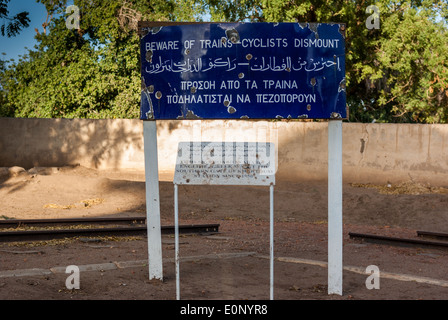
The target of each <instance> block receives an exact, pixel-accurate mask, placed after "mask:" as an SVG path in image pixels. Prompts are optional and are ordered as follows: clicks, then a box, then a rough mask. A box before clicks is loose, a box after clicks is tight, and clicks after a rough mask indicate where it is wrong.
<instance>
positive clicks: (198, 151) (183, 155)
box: [173, 142, 276, 186]
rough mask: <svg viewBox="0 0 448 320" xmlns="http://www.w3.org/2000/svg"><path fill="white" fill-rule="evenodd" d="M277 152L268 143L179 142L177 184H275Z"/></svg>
mask: <svg viewBox="0 0 448 320" xmlns="http://www.w3.org/2000/svg"><path fill="white" fill-rule="evenodd" d="M275 172H276V150H275V145H274V144H273V143H269V142H180V143H179V148H178V154H177V159H176V168H175V172H174V180H173V182H174V184H189V185H201V184H213V185H260V186H269V185H271V184H272V185H274V184H275Z"/></svg>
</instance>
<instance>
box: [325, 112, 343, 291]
mask: <svg viewBox="0 0 448 320" xmlns="http://www.w3.org/2000/svg"><path fill="white" fill-rule="evenodd" d="M342 271H343V265H342V120H330V121H329V122H328V294H338V295H342Z"/></svg>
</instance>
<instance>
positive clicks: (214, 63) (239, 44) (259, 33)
mask: <svg viewBox="0 0 448 320" xmlns="http://www.w3.org/2000/svg"><path fill="white" fill-rule="evenodd" d="M165 27H166V28H165ZM139 30H140V36H141V48H140V50H141V54H140V61H141V69H142V94H141V99H142V105H141V111H140V119H141V120H176V119H185V120H189V119H346V118H347V116H348V109H347V106H346V90H345V24H343V23H268V22H257V23H229V22H227V23H195V24H190V23H183V24H171V23H170V24H166V25H162V26H160V25H159V26H154V25H152V24H148V25H143V24H142V27H141V28H139ZM266 34H267V35H266ZM284 34H291V35H288V37H285V36H284ZM293 36H294V38H293ZM198 37H203V38H198ZM206 37H208V38H206ZM251 37H255V38H251ZM266 37H267V38H266ZM274 37H277V38H274ZM280 37H283V38H280ZM210 39H211V40H210ZM246 40H247V41H246ZM257 40H258V41H257ZM207 41H208V42H207ZM210 41H213V44H212V45H210ZM245 41H246V42H245ZM199 43H200V44H199ZM222 43H223V44H222Z"/></svg>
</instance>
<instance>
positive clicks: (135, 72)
mask: <svg viewBox="0 0 448 320" xmlns="http://www.w3.org/2000/svg"><path fill="white" fill-rule="evenodd" d="M7 1H8V0H0V14H1V12H2V11H1V8H2V4H3V5H4V4H5V3H7ZM38 1H39V2H41V3H43V4H44V5H45V6H46V8H47V11H48V14H49V17H50V19H49V22H48V31H49V32H47V30H46V29H44V32H42V33H39V34H37V35H36V39H37V40H38V45H37V46H36V47H35V48H34V50H30V51H29V52H28V54H27V55H26V56H24V57H22V59H21V60H20V61H18V62H16V63H12V64H8V65H5V63H1V64H0V85H1V87H0V89H1V91H0V116H16V117H67V118H73V117H81V118H114V117H117V118H136V117H138V113H139V104H140V93H139V91H140V82H141V80H140V62H139V38H138V36H137V32H136V24H137V22H138V21H140V20H145V21H162V20H164V21H194V20H196V21H198V20H201V19H202V17H203V15H204V14H207V15H208V16H209V17H210V20H211V21H252V22H265V21H271V22H295V21H298V22H342V23H345V24H346V85H347V103H348V105H349V107H350V121H362V122H371V121H379V122H419V123H448V108H447V107H448V50H446V49H447V43H448V32H447V31H448V29H447V24H446V22H447V18H448V1H446V0H444V1H442V0H405V1H398V0H376V1H373V0H359V1H356V0H313V1H311V0H152V1H149V0H134V1H132V3H131V2H130V0H104V1H100V0H75V1H74V4H75V5H76V6H78V7H79V8H80V11H81V21H80V22H81V24H80V29H79V30H76V29H73V30H70V29H68V28H67V27H66V25H65V20H66V18H67V16H68V15H67V14H65V8H66V6H67V3H66V0H38ZM369 5H376V6H377V7H378V8H379V10H380V28H379V29H368V28H367V27H366V20H367V18H368V17H369V15H370V13H367V12H366V8H367V7H368V6H369Z"/></svg>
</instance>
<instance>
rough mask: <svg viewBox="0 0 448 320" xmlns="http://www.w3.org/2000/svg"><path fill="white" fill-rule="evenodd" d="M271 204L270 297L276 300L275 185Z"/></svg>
mask: <svg viewBox="0 0 448 320" xmlns="http://www.w3.org/2000/svg"><path fill="white" fill-rule="evenodd" d="M269 189H270V192H269V193H270V206H269V209H270V210H269V211H270V213H269V220H270V226H269V227H270V232H269V233H270V245H269V250H270V254H271V256H270V298H271V300H274V185H273V184H271V185H270V187H269Z"/></svg>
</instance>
